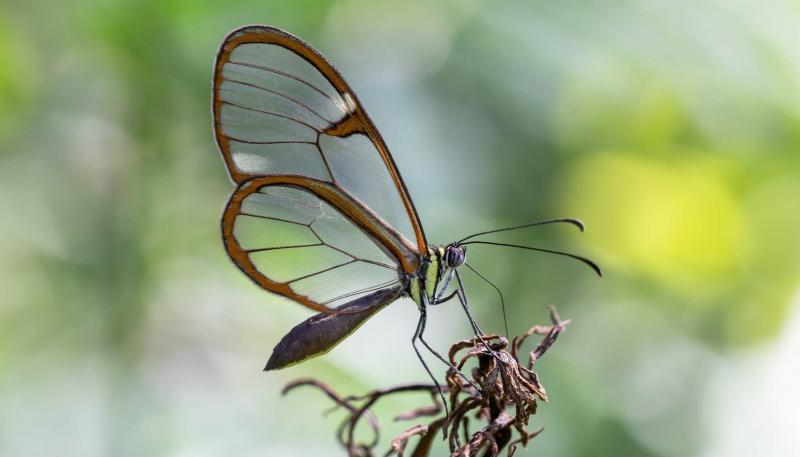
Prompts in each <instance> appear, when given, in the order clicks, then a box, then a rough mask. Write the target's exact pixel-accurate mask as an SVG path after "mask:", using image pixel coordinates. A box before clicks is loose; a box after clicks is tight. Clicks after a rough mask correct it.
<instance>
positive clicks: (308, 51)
mask: <svg viewBox="0 0 800 457" xmlns="http://www.w3.org/2000/svg"><path fill="white" fill-rule="evenodd" d="M213 109H214V132H215V135H216V138H217V143H218V144H219V147H220V151H221V152H222V155H223V158H224V159H225V163H226V166H227V167H228V171H229V173H230V176H231V178H232V179H233V180H234V181H235V182H236V183H237V184H239V189H237V191H236V192H235V193H234V195H233V196H232V198H231V201H230V202H229V204H228V207H227V208H226V211H225V215H224V218H223V235H224V238H225V244H226V247H227V248H228V252H229V254H230V255H231V257H232V258H233V259H234V261H235V262H236V263H237V264H238V265H239V267H240V268H242V270H243V271H244V272H245V273H246V274H248V275H249V276H250V277H251V278H252V279H254V280H255V281H256V282H257V283H258V284H260V285H261V286H263V287H265V288H267V289H268V290H271V291H273V292H276V293H279V294H281V295H285V296H287V297H289V298H292V299H294V300H295V301H298V302H300V303H302V304H304V305H306V306H308V307H311V308H313V309H317V310H321V309H328V308H329V307H331V306H334V305H335V304H337V303H339V302H340V300H342V299H344V298H343V297H345V298H346V297H353V296H357V295H358V294H359V293H363V292H360V291H364V290H369V289H375V288H377V287H381V286H384V285H387V284H389V285H391V284H392V283H395V282H397V281H398V277H399V275H400V274H401V273H402V272H405V273H411V272H414V271H416V269H417V268H418V267H419V259H420V255H421V253H426V252H427V246H426V243H425V237H424V234H423V232H422V228H421V226H420V224H419V221H418V220H417V216H416V211H415V209H414V206H413V203H412V202H411V199H410V198H409V197H408V194H407V191H406V189H405V185H404V184H403V182H402V178H400V174H399V173H398V171H397V169H396V166H395V164H394V161H393V160H392V158H391V155H390V154H389V151H388V149H387V148H386V145H385V144H384V142H383V140H382V139H381V137H380V134H379V133H378V132H377V130H376V129H375V127H374V126H373V124H372V122H371V121H370V120H369V118H368V117H367V115H366V112H365V111H364V110H363V108H362V107H361V105H360V103H359V102H358V99H357V98H356V96H355V94H353V92H352V90H351V89H350V88H349V86H348V85H347V83H346V82H345V81H344V79H343V78H342V77H341V76H340V75H339V73H338V72H337V71H336V70H335V69H333V67H332V66H331V65H330V64H329V63H328V61H327V60H326V59H325V58H324V57H323V56H322V55H320V54H319V53H318V52H317V51H315V50H314V49H313V48H311V47H310V46H308V45H307V44H305V43H304V42H302V41H301V40H299V39H298V38H296V37H294V36H292V35H290V34H288V33H286V32H283V31H281V30H278V29H274V28H271V27H264V26H249V27H244V28H242V29H239V30H236V31H234V32H232V33H231V34H230V35H229V36H228V37H227V38H226V39H225V41H224V42H223V44H222V46H221V48H220V51H219V54H218V56H217V62H216V65H215V74H214V91H213ZM268 177H275V178H277V181H274V180H273V181H269V180H268V181H264V180H263V179H262V178H268ZM259 179H260V181H259ZM254 181H258V184H257V185H256V184H253V182H254ZM320 193H322V194H325V196H322V195H320Z"/></svg>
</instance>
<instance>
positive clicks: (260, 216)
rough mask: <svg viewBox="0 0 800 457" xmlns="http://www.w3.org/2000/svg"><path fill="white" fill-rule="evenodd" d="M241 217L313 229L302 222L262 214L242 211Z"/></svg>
mask: <svg viewBox="0 0 800 457" xmlns="http://www.w3.org/2000/svg"><path fill="white" fill-rule="evenodd" d="M239 215H240V216H250V217H257V218H260V219H269V220H273V221H278V222H286V223H287V224H295V225H302V226H303V227H308V228H311V226H310V225H308V224H304V223H302V222H297V221H290V220H289V219H281V218H279V217H272V216H262V215H260V214H253V213H246V212H244V211H240V212H239Z"/></svg>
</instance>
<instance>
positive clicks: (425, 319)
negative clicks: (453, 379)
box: [417, 308, 480, 392]
mask: <svg viewBox="0 0 800 457" xmlns="http://www.w3.org/2000/svg"><path fill="white" fill-rule="evenodd" d="M427 322H428V313H427V310H425V309H424V308H423V309H422V311H421V312H420V316H419V324H420V325H417V328H418V329H419V340H420V341H421V342H422V344H423V345H424V346H425V348H426V349H428V351H430V353H431V354H433V355H434V356H436V358H437V359H439V360H441V361H442V363H444V364H445V365H447V366H448V367H449V368H450V369H451V370H453V372H454V373H458V375H459V376H461V377H462V378H463V379H464V381H466V382H467V384H469V385H470V386H472V388H473V389H475V390H476V391H478V392H480V389H479V388H478V386H476V385H475V384H474V383H473V382H472V381H470V379H469V378H467V376H466V375H465V374H464V373H462V372H461V370H459V369H458V368H457V367H456V366H455V365H453V364H452V363H450V361H449V360H447V359H445V358H444V357H443V356H442V355H441V354H439V353H438V352H436V350H435V349H433V347H431V345H430V344H428V342H427V341H425V337H424V333H425V325H426V323H427Z"/></svg>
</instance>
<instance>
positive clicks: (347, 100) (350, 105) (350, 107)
mask: <svg viewBox="0 0 800 457" xmlns="http://www.w3.org/2000/svg"><path fill="white" fill-rule="evenodd" d="M342 99H343V100H344V104H345V106H346V107H347V114H353V113H355V112H356V101H355V100H353V96H352V95H350V94H348V93H344V94H342Z"/></svg>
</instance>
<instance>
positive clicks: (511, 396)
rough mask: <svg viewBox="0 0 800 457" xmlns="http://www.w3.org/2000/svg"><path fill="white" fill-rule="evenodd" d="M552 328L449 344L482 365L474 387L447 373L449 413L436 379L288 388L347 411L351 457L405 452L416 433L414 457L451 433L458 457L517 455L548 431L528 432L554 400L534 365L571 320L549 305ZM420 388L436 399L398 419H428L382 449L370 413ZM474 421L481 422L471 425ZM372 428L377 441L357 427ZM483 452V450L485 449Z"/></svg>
mask: <svg viewBox="0 0 800 457" xmlns="http://www.w3.org/2000/svg"><path fill="white" fill-rule="evenodd" d="M550 319H551V321H552V325H549V326H538V325H537V326H534V327H532V328H531V329H529V330H528V331H527V332H525V333H524V334H523V335H520V336H518V337H515V338H514V339H513V340H512V341H511V343H510V345H509V342H508V340H507V339H506V338H505V337H503V336H498V335H482V336H481V337H477V336H476V337H475V338H472V339H468V340H462V341H458V342H456V343H455V344H453V345H452V346H451V348H450V351H449V353H448V356H449V358H450V362H451V363H452V364H453V365H454V366H456V367H458V369H459V370H461V371H462V372H463V370H464V367H465V366H466V365H467V363H468V362H476V363H475V364H474V366H473V368H472V369H471V378H472V385H470V384H469V383H466V382H465V381H464V379H463V378H462V377H461V375H460V374H459V373H457V372H455V371H454V370H452V369H450V370H448V372H447V374H446V379H445V381H446V385H445V386H442V389H443V390H444V391H445V392H446V393H447V398H448V406H449V415H446V414H444V408H443V407H442V406H443V405H442V404H441V403H440V402H439V395H438V389H437V386H435V385H432V384H406V385H400V386H394V387H390V388H387V389H379V390H374V391H372V392H369V393H367V394H365V395H361V396H349V397H344V396H341V395H339V394H338V393H337V392H336V391H334V390H333V389H332V388H331V387H330V386H328V385H326V384H324V383H322V382H320V381H318V380H314V379H299V380H296V381H294V382H292V383H290V384H288V385H287V386H286V387H285V388H284V390H283V393H284V394H285V393H287V392H290V391H292V390H294V389H295V388H297V387H300V386H311V387H314V388H316V389H318V390H320V391H322V392H324V393H325V394H326V395H327V396H328V397H329V398H330V399H331V400H333V402H334V404H335V409H339V408H341V409H344V410H346V411H347V415H346V417H345V419H344V421H343V422H342V423H341V425H339V427H338V430H337V432H336V436H337V439H338V441H339V444H340V445H341V446H342V447H343V448H344V450H345V451H346V452H347V455H348V456H349V457H373V456H376V455H384V456H386V457H389V456H393V455H395V456H398V457H403V456H405V455H407V454H406V450H407V448H409V449H410V448H411V441H412V439H414V438H415V437H418V438H417V439H415V441H416V444H415V445H414V446H413V450H412V451H411V454H408V455H410V456H411V457H427V456H429V455H430V452H431V448H432V446H433V443H434V440H435V439H437V437H438V436H440V434H439V432H440V431H442V433H441V436H445V437H446V439H447V442H448V445H449V448H450V455H451V457H470V456H477V455H483V456H491V457H497V456H499V455H500V454H501V452H504V451H505V452H506V454H505V455H507V456H509V457H511V456H513V455H514V453H515V452H516V450H517V448H518V447H519V446H520V445H521V446H523V447H524V446H527V444H528V441H529V440H530V439H531V438H533V437H535V436H536V435H538V434H539V433H541V431H542V429H539V430H537V431H534V432H529V431H528V425H529V422H530V420H531V417H532V416H533V415H534V414H536V408H537V405H538V402H539V401H547V393H546V392H545V389H544V386H543V385H542V383H541V382H540V381H539V377H538V376H537V375H536V373H535V372H534V371H533V365H534V363H535V362H536V360H538V359H539V358H540V357H541V356H542V355H543V354H544V353H545V352H546V351H547V350H548V349H549V348H550V346H551V345H552V344H553V343H554V342H555V340H556V339H557V338H558V335H559V334H560V333H561V332H562V331H563V330H564V328H565V327H566V325H567V324H569V322H570V321H569V320H566V321H562V320H561V319H560V318H559V316H558V313H557V312H556V309H555V308H554V307H552V306H551V307H550ZM532 335H540V336H542V337H543V338H542V339H541V341H540V342H539V344H538V345H537V346H536V347H535V348H534V349H533V350H532V351H531V352H530V353H528V357H527V361H526V362H525V363H522V362H520V355H521V354H520V346H522V344H523V343H524V342H525V340H526V339H528V338H529V337H530V336H532ZM409 392H417V393H424V394H427V395H429V396H430V402H431V403H430V404H429V405H428V406H424V407H420V408H417V409H414V410H411V411H408V412H405V413H403V414H400V415H398V416H397V417H395V420H396V421H415V422H427V423H420V424H417V425H414V426H413V427H410V428H409V429H407V430H406V431H404V432H403V433H401V434H399V435H397V436H396V437H394V438H393V439H392V440H391V443H390V447H389V449H388V451H386V452H384V453H383V454H376V453H375V452H376V449H377V448H378V445H379V443H380V427H379V424H378V419H377V418H376V417H375V415H374V414H373V413H372V412H371V410H370V408H372V407H373V406H374V405H375V403H376V402H377V401H379V400H381V399H383V398H386V397H387V396H390V395H397V394H401V393H409ZM470 418H472V419H473V422H475V424H476V425H473V424H471V423H470V422H471V421H470ZM365 421H366V423H367V424H368V425H369V427H370V428H371V429H372V432H373V433H372V439H371V440H369V441H367V442H358V441H357V440H356V436H355V435H356V429H357V428H358V427H359V425H360V424H362V423H363V422H365ZM481 452H483V454H480V453H481Z"/></svg>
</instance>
